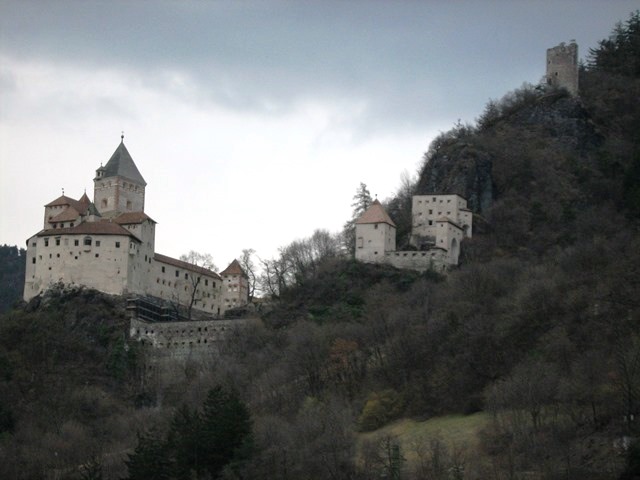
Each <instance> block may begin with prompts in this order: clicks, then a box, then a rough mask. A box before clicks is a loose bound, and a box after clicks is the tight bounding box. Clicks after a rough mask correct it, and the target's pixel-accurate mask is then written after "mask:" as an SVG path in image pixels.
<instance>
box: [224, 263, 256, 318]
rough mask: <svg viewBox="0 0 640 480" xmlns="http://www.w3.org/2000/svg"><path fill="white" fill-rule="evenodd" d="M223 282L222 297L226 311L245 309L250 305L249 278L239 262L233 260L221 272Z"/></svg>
mask: <svg viewBox="0 0 640 480" xmlns="http://www.w3.org/2000/svg"><path fill="white" fill-rule="evenodd" d="M220 276H221V277H222V281H223V282H224V283H223V285H222V297H223V299H224V305H223V306H224V309H225V310H228V309H230V308H234V307H243V306H245V305H246V304H247V303H249V277H248V276H247V274H246V273H245V271H244V269H243V268H242V266H241V265H240V262H238V260H233V262H231V263H230V264H229V266H228V267H227V268H225V269H224V270H223V271H222V272H220Z"/></svg>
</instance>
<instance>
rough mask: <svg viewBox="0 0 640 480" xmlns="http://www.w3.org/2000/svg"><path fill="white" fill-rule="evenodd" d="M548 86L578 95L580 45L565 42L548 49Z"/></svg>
mask: <svg viewBox="0 0 640 480" xmlns="http://www.w3.org/2000/svg"><path fill="white" fill-rule="evenodd" d="M546 77H547V84H548V85H553V86H555V87H560V88H566V89H567V91H568V92H569V93H570V94H571V95H574V96H576V95H578V45H577V44H576V43H575V42H574V41H572V42H571V43H570V44H569V45H565V44H564V42H563V43H561V44H560V45H558V46H556V47H553V48H549V49H547V75H546Z"/></svg>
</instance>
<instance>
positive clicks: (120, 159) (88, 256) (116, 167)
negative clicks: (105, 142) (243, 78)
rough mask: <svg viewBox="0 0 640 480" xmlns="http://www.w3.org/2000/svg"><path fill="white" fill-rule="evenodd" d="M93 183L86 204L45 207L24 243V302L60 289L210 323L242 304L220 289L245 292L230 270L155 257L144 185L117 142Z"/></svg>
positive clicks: (60, 201) (62, 201) (235, 269)
mask: <svg viewBox="0 0 640 480" xmlns="http://www.w3.org/2000/svg"><path fill="white" fill-rule="evenodd" d="M93 183H94V196H93V202H92V201H91V200H90V199H89V197H88V196H87V194H86V193H85V194H84V195H82V197H80V199H79V200H75V199H73V198H70V197H67V196H65V195H64V194H63V195H62V196H60V197H58V198H56V199H55V200H53V201H52V202H49V203H48V204H46V205H45V207H44V222H43V228H42V230H40V231H39V232H38V233H36V234H35V235H33V236H32V237H31V238H29V239H28V240H27V268H26V275H25V286H24V299H25V300H27V301H28V300H30V299H31V298H33V297H35V296H36V295H39V294H40V293H42V292H44V291H45V290H47V289H48V288H49V287H50V286H51V285H53V284H56V283H64V284H70V285H83V286H87V287H92V288H95V289H96V290H99V291H101V292H104V293H108V294H112V295H140V296H151V297H157V298H158V299H160V300H162V301H165V302H168V303H172V304H178V305H185V306H186V305H189V304H190V303H191V301H192V300H193V309H195V310H198V311H201V312H205V313H208V314H212V315H221V314H223V313H224V311H225V310H226V309H228V308H229V307H231V306H241V305H244V304H246V302H247V300H246V296H245V297H243V296H241V294H240V293H241V291H240V290H238V293H237V294H236V296H235V297H233V301H231V297H230V296H228V295H227V293H226V291H225V290H224V287H223V284H225V285H226V284H233V285H236V286H237V288H238V289H240V288H241V287H240V286H241V285H244V289H245V290H244V291H246V288H247V287H246V286H247V281H246V275H244V276H243V275H242V274H244V272H243V271H242V268H241V267H240V265H239V264H238V263H237V262H235V261H234V262H232V264H231V265H230V266H229V267H228V268H227V269H226V270H225V271H223V272H222V273H221V274H218V273H216V272H214V271H212V270H209V269H206V268H202V267H199V266H196V265H193V264H190V263H187V262H183V261H181V260H178V259H175V258H171V257H168V256H166V255H161V254H159V253H156V252H155V230H156V222H155V221H154V220H153V219H152V218H151V217H150V216H148V215H147V214H146V213H145V211H144V205H145V188H146V185H147V183H146V182H145V180H144V178H143V177H142V175H141V174H140V171H139V170H138V168H137V167H136V164H135V163H134V161H133V159H132V157H131V155H130V154H129V152H128V150H127V148H126V147H125V145H124V138H122V139H121V142H120V144H119V145H118V147H117V148H116V150H115V152H114V153H113V155H112V156H111V158H110V159H109V161H108V162H107V163H106V165H104V166H100V167H99V168H98V169H97V170H96V176H95V178H94V180H93ZM225 282H226V283H225ZM234 293H235V292H234ZM227 298H229V299H230V300H229V301H226V300H227Z"/></svg>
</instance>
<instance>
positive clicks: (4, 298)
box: [0, 245, 27, 313]
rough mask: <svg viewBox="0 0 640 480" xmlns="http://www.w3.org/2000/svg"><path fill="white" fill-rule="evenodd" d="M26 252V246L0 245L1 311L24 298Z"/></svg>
mask: <svg viewBox="0 0 640 480" xmlns="http://www.w3.org/2000/svg"><path fill="white" fill-rule="evenodd" d="M26 253H27V252H26V251H25V249H24V248H18V247H10V246H9V245H2V246H0V313H2V312H6V311H7V310H9V309H11V308H12V307H13V306H14V305H15V304H16V303H17V302H18V301H20V300H21V299H22V290H23V288H24V270H25V261H26V258H27V257H26Z"/></svg>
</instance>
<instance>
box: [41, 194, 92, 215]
mask: <svg viewBox="0 0 640 480" xmlns="http://www.w3.org/2000/svg"><path fill="white" fill-rule="evenodd" d="M91 205H92V203H91V200H89V197H87V193H86V192H85V193H84V195H82V197H80V200H75V199H73V198H71V197H67V196H66V195H61V196H60V197H58V198H56V199H55V200H54V201H52V202H50V203H47V204H46V205H45V207H64V206H67V208H66V209H65V210H63V211H62V212H61V213H59V214H58V215H56V216H55V217H54V218H52V219H51V220H49V221H50V222H63V221H68V220H74V219H76V218H77V217H78V215H84V214H86V213H87V210H89V209H90V207H91Z"/></svg>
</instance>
